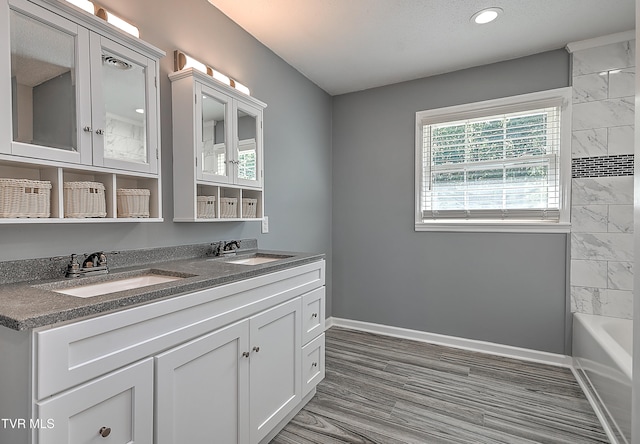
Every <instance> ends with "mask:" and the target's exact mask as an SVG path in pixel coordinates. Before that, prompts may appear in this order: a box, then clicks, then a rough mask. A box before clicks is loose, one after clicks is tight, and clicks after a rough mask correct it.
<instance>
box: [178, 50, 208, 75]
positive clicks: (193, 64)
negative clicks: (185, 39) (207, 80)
mask: <svg viewBox="0 0 640 444" xmlns="http://www.w3.org/2000/svg"><path fill="white" fill-rule="evenodd" d="M185 68H193V69H197V70H198V71H200V72H203V73H205V74H209V73H208V72H207V65H205V64H204V63H202V62H199V61H197V60H196V59H194V58H193V57H190V56H188V55H186V54H185V53H184V52H181V51H177V50H176V51H174V53H173V70H174V71H180V70H181V69H185Z"/></svg>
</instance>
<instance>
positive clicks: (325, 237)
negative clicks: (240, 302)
mask: <svg viewBox="0 0 640 444" xmlns="http://www.w3.org/2000/svg"><path fill="white" fill-rule="evenodd" d="M160 3H161V4H159V2H156V1H153V0H138V1H135V2H132V1H129V0H102V1H101V2H100V4H101V5H103V6H104V7H106V8H107V9H108V10H110V11H112V12H113V13H114V14H116V15H118V16H120V17H122V18H124V19H127V20H129V21H131V22H132V23H134V24H135V25H137V26H138V27H139V29H140V35H141V38H142V39H143V40H145V41H147V42H149V43H151V44H152V45H155V46H157V47H159V48H161V49H163V50H164V51H166V53H167V56H166V57H164V58H163V59H162V60H161V61H160V79H159V84H160V100H161V131H162V179H163V184H162V191H163V206H164V218H165V221H164V222H163V223H118V224H115V223H112V224H86V225H81V224H56V225H32V224H22V225H2V226H0V260H10V259H26V258H33V257H45V256H55V255H66V254H68V253H70V252H72V251H76V252H91V251H95V250H100V249H105V250H118V249H120V250H127V249H136V248H148V247H154V246H170V245H180V244H190V243H201V242H209V241H214V240H220V239H233V238H258V242H259V245H260V247H265V248H273V249H275V248H277V249H283V250H296V251H308V252H323V253H327V254H328V255H330V253H331V104H332V100H331V97H330V96H329V95H328V94H326V93H325V92H324V91H322V90H321V89H320V88H318V87H317V86H316V85H314V84H313V83H312V82H310V81H309V80H308V79H306V78H305V77H304V76H302V75H301V74H300V73H299V72H297V71H296V70H295V69H293V68H292V67H291V66H289V65H288V64H286V63H285V62H284V61H283V60H282V59H280V58H279V57H277V56H276V55H275V54H273V53H272V52H271V51H270V50H268V49H267V48H265V47H264V46H263V45H262V44H261V43H259V42H258V41H257V40H255V39H254V38H253V37H251V36H250V35H249V34H247V33H246V32H245V31H244V30H242V29H241V28H240V27H239V26H238V25H236V24H235V23H233V22H232V21H230V20H229V19H228V18H227V17H226V16H225V15H223V14H222V13H220V12H219V11H218V10H217V9H215V8H214V7H213V6H211V5H210V4H209V3H208V2H207V1H205V0H181V1H172V2H160ZM175 49H182V50H183V51H185V52H187V53H188V54H190V55H192V56H194V57H196V58H198V59H200V60H201V61H203V62H205V63H207V64H209V65H211V66H213V67H215V68H216V69H218V70H219V71H221V72H223V73H225V74H227V75H229V76H231V77H233V78H236V79H237V80H238V81H240V82H241V83H243V84H245V85H247V86H248V87H249V88H251V91H252V95H253V96H254V97H256V98H258V99H260V100H261V101H263V102H266V103H267V104H268V107H267V109H266V110H265V113H264V140H265V143H264V144H265V162H264V167H265V179H264V182H265V209H266V214H267V215H268V216H269V225H270V227H269V228H270V232H269V234H265V235H262V234H260V223H259V222H247V223H234V222H231V223H229V222H225V223H211V224H204V223H198V224H195V223H191V224H189V223H180V224H178V223H173V222H172V219H173V196H172V194H173V191H172V190H173V182H172V180H173V177H172V130H171V89H170V88H171V85H170V82H169V79H168V77H167V75H168V74H169V73H170V72H171V71H172V70H173V51H174V50H175ZM329 269H330V267H329ZM329 294H330V293H329Z"/></svg>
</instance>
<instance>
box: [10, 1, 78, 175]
mask: <svg viewBox="0 0 640 444" xmlns="http://www.w3.org/2000/svg"><path fill="white" fill-rule="evenodd" d="M35 17H38V18H35ZM9 28H10V45H11V130H12V131H11V132H12V142H13V143H12V144H11V153H12V154H16V155H21V156H28V157H38V158H42V159H50V160H59V161H65V162H73V163H91V152H90V149H89V147H86V146H85V145H84V143H83V140H82V136H83V135H82V132H81V131H82V130H81V129H79V128H78V123H77V122H78V120H79V117H80V116H81V115H82V114H83V113H84V114H88V105H87V103H88V101H89V100H90V99H89V97H86V96H85V97H83V93H86V92H87V91H88V88H89V84H88V83H84V82H88V79H89V76H88V71H89V68H88V59H87V49H88V31H87V30H86V29H84V28H81V27H79V26H78V25H76V24H74V23H72V22H70V21H68V20H65V19H63V18H62V17H60V16H58V15H56V14H52V13H50V12H49V11H46V10H44V9H42V8H39V7H37V6H35V5H33V4H31V3H29V2H24V1H15V2H11V9H10V11H9Z"/></svg>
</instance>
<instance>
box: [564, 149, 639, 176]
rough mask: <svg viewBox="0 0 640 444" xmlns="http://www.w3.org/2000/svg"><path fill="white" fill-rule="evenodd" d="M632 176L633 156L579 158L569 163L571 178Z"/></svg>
mask: <svg viewBox="0 0 640 444" xmlns="http://www.w3.org/2000/svg"><path fill="white" fill-rule="evenodd" d="M607 176H633V154H621V155H618V156H598V157H580V158H578V159H573V160H572V162H571V177H572V178H574V179H575V178H578V177H607Z"/></svg>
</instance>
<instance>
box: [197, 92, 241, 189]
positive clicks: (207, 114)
mask: <svg viewBox="0 0 640 444" xmlns="http://www.w3.org/2000/svg"><path fill="white" fill-rule="evenodd" d="M196 101H197V103H196V122H197V124H196V125H197V131H196V132H197V135H196V136H197V146H198V148H197V157H198V161H197V163H198V168H197V172H198V174H197V178H198V179H200V180H209V181H215V182H224V183H228V182H231V181H232V180H233V178H232V173H233V165H234V159H233V156H232V154H233V153H232V152H230V151H229V140H231V138H230V134H231V124H230V122H231V119H230V118H229V115H230V113H231V103H230V101H229V98H228V97H226V96H224V95H222V94H220V93H218V92H217V91H215V90H213V89H211V88H208V87H207V86H204V85H201V84H197V85H196Z"/></svg>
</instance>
